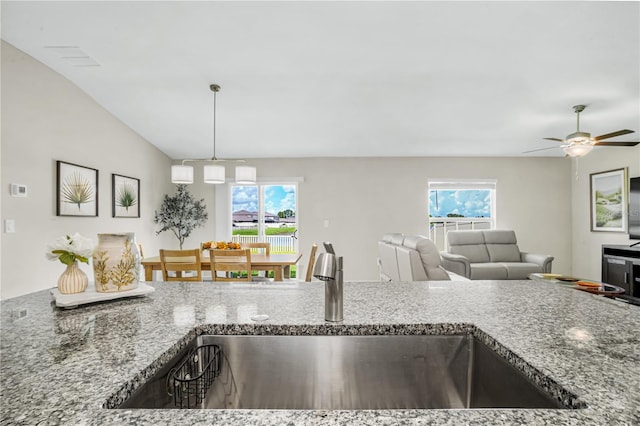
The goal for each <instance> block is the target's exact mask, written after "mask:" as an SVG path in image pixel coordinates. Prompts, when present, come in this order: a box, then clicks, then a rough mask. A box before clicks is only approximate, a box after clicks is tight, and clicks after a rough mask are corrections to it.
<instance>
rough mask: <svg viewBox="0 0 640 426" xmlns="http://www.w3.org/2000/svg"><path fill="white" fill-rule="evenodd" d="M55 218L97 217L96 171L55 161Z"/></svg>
mask: <svg viewBox="0 0 640 426" xmlns="http://www.w3.org/2000/svg"><path fill="white" fill-rule="evenodd" d="M56 216H86V217H96V216H98V170H97V169H93V168H91V167H85V166H81V165H78V164H73V163H67V162H66V161H60V160H58V161H56Z"/></svg>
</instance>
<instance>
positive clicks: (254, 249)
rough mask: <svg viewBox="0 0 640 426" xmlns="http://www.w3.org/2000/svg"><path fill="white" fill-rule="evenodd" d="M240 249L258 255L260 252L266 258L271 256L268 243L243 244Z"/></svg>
mask: <svg viewBox="0 0 640 426" xmlns="http://www.w3.org/2000/svg"><path fill="white" fill-rule="evenodd" d="M242 248H248V249H250V250H251V253H260V251H261V250H262V251H264V254H266V255H267V256H269V255H270V254H271V244H270V243H243V244H242Z"/></svg>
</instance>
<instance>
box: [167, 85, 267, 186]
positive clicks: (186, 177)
mask: <svg viewBox="0 0 640 426" xmlns="http://www.w3.org/2000/svg"><path fill="white" fill-rule="evenodd" d="M209 89H210V90H211V91H212V92H213V157H211V158H210V159H204V160H182V164H179V165H173V166H171V182H173V183H186V184H191V183H193V167H192V166H186V165H185V164H184V163H185V162H187V161H212V162H214V163H216V162H221V161H226V160H221V159H218V158H217V157H216V94H217V93H218V92H219V91H220V86H218V85H217V84H212V85H210V86H209ZM236 161H240V162H244V160H236ZM225 172H226V171H225V167H224V166H221V165H219V164H206V165H205V166H204V168H203V174H204V183H211V184H219V183H224V182H225V174H226V173H225ZM235 181H236V183H239V184H243V185H251V184H255V183H256V168H255V167H252V166H236V180H235Z"/></svg>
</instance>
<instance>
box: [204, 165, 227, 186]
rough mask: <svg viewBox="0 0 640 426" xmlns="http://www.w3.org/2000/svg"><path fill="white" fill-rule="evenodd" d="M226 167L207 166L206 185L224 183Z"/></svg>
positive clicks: (205, 170) (205, 167)
mask: <svg viewBox="0 0 640 426" xmlns="http://www.w3.org/2000/svg"><path fill="white" fill-rule="evenodd" d="M224 175H225V170H224V166H215V165H206V166H204V183H213V184H218V183H224V179H225V177H224Z"/></svg>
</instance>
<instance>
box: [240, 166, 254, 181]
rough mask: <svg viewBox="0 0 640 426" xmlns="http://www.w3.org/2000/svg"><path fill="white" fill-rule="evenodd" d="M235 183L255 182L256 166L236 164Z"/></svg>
mask: <svg viewBox="0 0 640 426" xmlns="http://www.w3.org/2000/svg"><path fill="white" fill-rule="evenodd" d="M236 183H240V184H245V185H247V184H255V183H256V168H255V167H251V166H236Z"/></svg>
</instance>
